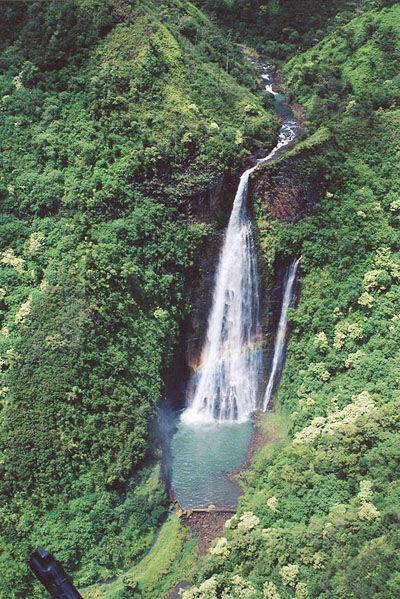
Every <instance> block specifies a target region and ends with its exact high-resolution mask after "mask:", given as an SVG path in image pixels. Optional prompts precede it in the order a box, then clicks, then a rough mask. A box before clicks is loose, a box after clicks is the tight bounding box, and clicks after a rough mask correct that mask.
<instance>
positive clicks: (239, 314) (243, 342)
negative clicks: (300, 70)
mask: <svg viewBox="0 0 400 599" xmlns="http://www.w3.org/2000/svg"><path fill="white" fill-rule="evenodd" d="M253 170H254V168H251V169H248V170H247V171H246V172H245V173H243V175H242V177H241V179H240V183H239V187H238V190H237V193H236V197H235V201H234V203H233V208H232V213H231V216H230V220H229V224H228V229H227V231H226V235H225V240H224V244H223V247H222V252H221V256H220V261H219V266H218V270H217V276H216V282H215V289H214V295H213V305H212V310H211V314H210V318H209V323H208V331H207V338H206V343H205V346H204V349H203V352H202V357H201V366H200V372H199V380H198V382H197V385H196V386H195V391H194V396H193V399H192V402H191V405H190V406H189V408H188V409H187V410H186V411H185V412H184V413H183V415H182V420H183V421H184V422H186V423H193V422H197V421H213V420H217V421H219V422H221V421H235V420H239V421H243V420H246V418H247V417H248V415H249V414H250V413H251V412H253V411H254V410H255V409H256V393H257V386H258V379H259V373H260V370H261V366H262V361H261V352H260V342H261V327H260V297H259V279H258V272H257V253H256V250H255V244H254V239H253V233H252V224H251V220H250V218H249V214H248V210H247V192H248V182H249V176H250V174H251V173H252V172H253Z"/></svg>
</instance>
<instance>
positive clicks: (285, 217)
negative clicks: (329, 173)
mask: <svg viewBox="0 0 400 599" xmlns="http://www.w3.org/2000/svg"><path fill="white" fill-rule="evenodd" d="M314 153H315V150H312V152H311V151H310V150H308V149H305V150H303V151H299V152H298V153H293V154H290V155H289V156H283V157H282V158H281V159H280V160H277V161H276V162H271V163H267V164H265V165H261V166H260V168H258V169H257V170H256V171H255V172H254V175H253V177H252V180H251V190H250V191H251V197H252V198H253V199H254V198H259V199H260V201H261V203H262V204H263V205H264V206H266V207H267V209H268V211H269V213H270V215H271V217H272V218H273V219H278V220H282V221H286V222H293V221H295V220H298V219H300V218H303V217H304V216H305V215H306V214H308V213H309V212H310V211H311V209H312V206H313V205H314V203H315V202H316V201H317V200H318V197H319V196H320V189H321V183H322V165H321V169H319V168H318V156H317V155H316V154H315V156H314V157H312V154H314ZM310 158H312V159H313V160H314V161H315V162H316V165H315V166H316V168H315V172H314V173H313V174H312V175H311V176H310V177H307V176H305V174H304V173H305V171H304V166H305V162H306V161H308V160H310Z"/></svg>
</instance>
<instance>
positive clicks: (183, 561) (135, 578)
mask: <svg viewBox="0 0 400 599" xmlns="http://www.w3.org/2000/svg"><path fill="white" fill-rule="evenodd" d="M196 557H197V552H196V541H195V539H194V538H193V537H192V536H191V534H190V532H189V531H188V529H186V528H185V527H183V526H182V524H181V523H180V519H179V517H178V515H177V514H176V513H174V514H173V515H171V516H170V517H169V519H168V520H167V522H166V523H165V524H164V526H163V527H162V529H161V531H160V534H159V536H158V538H157V540H156V542H155V544H154V545H153V547H152V548H151V550H150V552H149V553H148V555H146V557H145V558H144V559H143V560H142V561H140V562H139V563H138V564H137V565H136V566H134V567H133V568H130V569H129V570H128V571H127V572H125V573H124V574H123V575H122V576H121V577H119V578H118V579H117V580H116V581H114V582H112V583H110V584H107V585H103V586H95V587H93V588H88V589H83V590H82V591H81V593H82V595H83V597H84V599H95V598H97V597H104V599H124V598H126V597H132V596H135V592H136V594H137V595H138V596H140V597H143V598H148V599H158V598H159V597H162V596H163V594H165V593H167V592H168V591H169V590H171V589H172V588H173V587H174V586H175V585H176V584H177V583H178V582H180V581H181V580H184V579H186V578H188V577H190V576H191V575H192V574H193V571H194V567H195V564H196Z"/></svg>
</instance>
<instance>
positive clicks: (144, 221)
mask: <svg viewBox="0 0 400 599" xmlns="http://www.w3.org/2000/svg"><path fill="white" fill-rule="evenodd" d="M196 4H197V6H195V4H193V3H190V2H188V1H186V0H166V1H164V2H162V3H159V2H156V1H155V0H145V1H140V2H139V1H137V2H135V1H128V0H117V1H115V0H112V1H111V0H106V1H103V0H70V1H66V2H58V1H54V2H33V1H32V2H24V3H22V2H3V3H1V5H0V16H1V19H0V30H1V36H0V111H1V119H0V139H1V142H2V150H3V151H2V154H1V157H0V201H1V203H2V214H1V217H0V264H1V268H0V317H1V322H0V331H1V334H0V356H1V358H0V359H1V362H0V365H1V382H0V401H1V404H0V405H1V412H0V452H1V453H0V514H1V521H0V570H1V579H0V596H1V597H3V596H4V597H7V599H26V598H30V597H32V598H35V597H36V598H39V597H40V598H41V597H44V596H45V595H44V592H43V591H42V589H41V588H39V586H38V585H35V584H34V583H33V580H32V577H31V576H30V574H29V572H28V569H27V566H26V561H27V557H28V555H29V552H30V551H31V550H32V549H33V548H34V547H35V546H36V545H38V544H42V545H44V546H45V547H46V548H48V549H49V550H50V551H52V552H54V553H55V554H56V555H57V557H58V558H59V559H60V560H61V561H62V562H63V563H64V565H65V567H66V569H67V570H68V571H69V572H70V573H71V574H73V576H74V578H75V581H76V582H77V584H78V585H79V586H81V587H88V588H86V590H84V591H83V594H84V595H85V597H87V599H91V597H105V598H107V597H109V598H110V599H111V598H112V597H115V598H117V597H119V598H121V599H122V598H123V597H130V596H143V597H147V598H148V599H153V598H154V599H156V598H159V597H162V595H163V594H166V593H167V592H168V591H170V590H171V588H172V587H174V585H175V584H176V583H177V582H178V581H179V579H186V578H187V577H191V576H192V574H193V572H194V571H195V570H196V574H195V581H194V585H195V586H194V587H193V588H192V589H190V590H188V591H186V592H185V593H184V597H186V599H190V598H199V599H200V598H202V599H213V598H217V597H221V598H224V599H235V598H239V597H248V598H251V597H253V598H260V599H261V598H263V599H279V598H281V599H289V598H292V597H295V598H296V599H307V598H308V597H310V598H312V597H315V598H321V599H349V598H352V599H365V598H366V597H377V598H381V599H395V597H398V596H399V594H400V564H399V557H398V556H399V548H400V538H399V533H398V530H399V522H400V513H399V498H400V486H399V483H398V478H399V476H398V475H399V464H400V459H399V458H400V447H399V440H398V430H399V401H400V394H399V380H400V370H399V364H398V360H397V354H398V347H399V341H400V317H399V314H400V300H399V298H400V238H399V225H400V199H399V184H398V181H399V177H398V176H397V175H398V160H399V150H400V148H399V141H398V140H399V133H400V106H399V100H400V96H399V83H400V81H399V75H398V67H397V65H398V64H399V58H400V11H399V6H398V3H395V2H393V1H390V0H387V1H385V0H363V1H359V0H357V1H355V0H354V1H353V0H337V1H335V2H332V1H322V2H320V3H318V5H316V3H315V2H311V0H304V1H302V2H298V1H294V0H269V1H267V2H256V1H255V0H254V1H253V0H250V1H247V0H246V1H244V0H232V1H230V2H228V1H226V0H224V1H222V0H221V1H211V0H210V1H207V0H204V1H201V2H200V1H199V2H197V3H196ZM204 9H206V10H207V11H209V12H210V13H211V15H212V16H211V17H210V16H207V13H206V12H204ZM232 40H236V41H240V43H241V44H244V43H246V44H248V45H250V46H252V47H254V48H256V49H258V50H261V51H263V52H264V54H265V55H266V56H268V57H271V58H272V59H273V60H274V61H275V62H276V63H279V64H283V63H284V65H283V66H282V73H283V77H284V82H285V86H286V87H287V89H288V90H289V92H290V94H291V96H292V97H293V99H294V100H296V101H297V102H300V103H301V104H302V105H303V106H304V109H305V112H306V119H307V120H306V129H307V136H306V138H305V139H304V140H302V141H301V142H300V143H299V144H298V145H297V147H295V148H294V149H293V150H291V151H290V152H288V153H287V154H286V155H285V156H283V157H282V158H281V159H280V160H279V161H277V163H276V164H274V165H265V166H264V167H262V168H260V169H259V171H258V172H257V174H256V177H255V189H256V193H257V197H256V198H255V200H256V201H255V213H256V217H257V221H258V224H259V237H260V247H261V258H262V260H263V262H264V264H265V268H266V273H268V272H269V273H272V271H273V267H274V264H275V261H276V259H277V258H279V259H281V258H284V257H289V256H292V255H295V254H296V255H298V254H301V256H302V271H303V277H302V294H301V301H300V304H299V307H298V308H297V309H296V310H293V311H292V312H291V319H292V322H293V335H292V339H291V342H290V346H289V352H288V359H287V363H286V368H285V372H284V376H283V380H282V384H281V388H280V392H279V398H278V405H279V407H280V410H281V411H280V412H279V413H277V414H276V415H274V416H271V417H270V416H268V417H267V418H266V419H264V420H263V421H262V423H261V424H260V426H261V428H262V429H263V434H264V435H265V437H266V438H267V439H268V438H270V439H272V440H274V441H275V443H274V444H271V445H269V446H268V447H266V448H264V449H261V450H260V451H259V452H258V454H257V459H256V463H255V465H254V468H253V470H252V471H251V472H249V473H247V474H245V475H242V477H241V480H242V482H243V484H245V486H246V492H245V494H244V496H243V498H242V500H241V504H240V509H239V512H238V515H237V516H235V517H234V518H233V519H232V520H231V521H229V523H228V525H227V528H226V536H225V537H223V538H222V539H219V540H218V541H216V543H215V546H214V547H213V548H212V550H211V552H210V553H209V555H208V556H207V557H206V559H205V560H204V561H203V562H202V563H201V565H200V566H197V565H196V563H195V560H196V559H197V555H196V550H195V542H194V540H193V539H192V538H191V537H190V535H189V533H188V531H187V530H186V529H184V528H183V527H182V526H181V525H180V523H179V520H178V517H177V516H176V515H172V516H170V517H169V519H168V520H167V522H166V524H165V525H164V526H163V527H162V529H161V531H160V533H159V536H158V537H157V538H156V532H155V531H156V530H157V528H158V527H159V526H160V524H161V523H162V522H163V521H164V520H165V517H166V515H167V513H168V503H167V498H166V496H165V492H164V490H163V488H162V485H161V484H160V475H159V467H158V466H157V460H158V458H159V449H158V440H157V438H156V434H155V432H154V426H153V425H154V420H155V416H156V413H157V406H158V403H159V401H160V398H161V397H162V392H163V385H164V381H165V375H166V372H167V370H168V367H169V366H170V364H171V360H172V356H173V354H174V350H175V348H176V344H177V340H178V335H179V328H180V326H181V324H182V321H183V319H184V318H185V316H186V315H187V314H188V312H189V310H190V306H189V305H188V299H187V297H188V293H187V289H188V284H189V283H190V282H191V281H192V280H194V279H195V278H196V273H197V268H198V266H197V258H198V256H199V255H200V254H201V252H202V251H203V249H204V247H205V244H206V243H207V241H208V240H209V238H210V235H212V234H213V232H214V231H215V228H216V227H217V226H218V224H217V223H216V222H211V223H193V222H192V223H191V224H190V223H189V222H188V221H189V220H190V219H188V218H186V217H187V216H188V215H190V210H189V207H190V205H193V203H196V202H200V201H201V200H200V199H199V198H201V194H202V193H204V192H205V191H206V190H207V189H208V188H209V186H210V183H211V182H215V181H217V180H218V179H219V178H220V177H221V175H223V174H224V173H225V172H227V171H230V172H234V171H235V169H236V168H237V167H238V166H239V164H241V162H242V161H243V159H244V158H245V157H246V156H248V155H249V154H250V153H251V152H252V151H255V150H257V149H259V148H260V147H264V146H269V145H271V142H272V140H273V138H274V135H275V131H276V126H277V123H276V120H275V119H274V117H273V116H271V115H270V114H269V112H268V111H266V110H265V107H266V106H268V105H269V102H268V100H266V98H265V94H263V93H261V92H259V91H258V89H257V81H256V78H255V77H254V72H253V70H252V68H251V67H250V66H249V65H248V64H246V62H245V60H244V59H243V55H242V52H241V51H240V50H239V48H238V47H237V45H236V44H235V43H233V41H232ZM288 59H290V60H288ZM282 175H283V176H286V175H289V176H290V182H291V185H292V189H295V188H296V185H297V186H298V190H299V196H301V198H303V200H304V205H303V206H302V207H303V208H304V210H303V211H302V213H301V217H302V218H298V219H297V220H296V219H294V221H292V222H290V223H289V222H282V221H277V220H275V219H274V218H273V217H272V215H271V213H270V212H269V210H268V205H267V203H266V202H265V196H264V195H263V193H262V192H263V191H265V190H266V191H268V190H269V189H270V188H271V186H272V185H273V183H274V182H276V181H277V180H279V177H280V176H282ZM303 196H304V197H303ZM303 200H302V201H303ZM199 213H201V210H200V211H199ZM288 414H290V422H289V423H288V418H289V417H288ZM114 576H116V580H115V581H114V582H111V583H109V584H107V585H104V586H103V585H101V586H96V587H89V586H88V585H92V584H93V583H95V582H99V581H104V580H106V579H109V578H112V577H114Z"/></svg>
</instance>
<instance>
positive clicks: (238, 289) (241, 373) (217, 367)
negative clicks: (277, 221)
mask: <svg viewBox="0 0 400 599" xmlns="http://www.w3.org/2000/svg"><path fill="white" fill-rule="evenodd" d="M262 77H263V79H264V80H265V86H266V89H267V91H270V93H273V94H274V95H276V93H275V92H274V91H273V89H272V80H271V76H270V70H269V68H268V67H264V69H263V75H262ZM297 130H298V123H297V121H295V120H294V119H287V120H286V121H284V122H283V124H282V127H281V128H280V131H279V137H278V143H277V145H276V146H275V148H274V149H273V150H272V151H271V152H270V153H269V154H268V156H266V157H265V158H262V159H261V160H258V161H257V164H256V166H254V167H253V168H250V169H248V170H247V171H245V172H244V173H243V175H242V176H241V178H240V183H239V187H238V190H237V192H236V196H235V201H234V203H233V208H232V213H231V216H230V219H229V224H228V228H227V231H226V235H225V240H224V244H223V247H222V251H221V255H220V260H219V265H218V269H217V276H216V281H215V289H214V295H213V304H212V310H211V314H210V318H209V321H208V330H207V337H206V342H205V345H204V348H203V351H202V355H201V364H200V367H199V371H198V372H197V374H196V380H195V385H194V393H193V396H192V397H191V398H190V401H189V406H188V408H187V409H186V410H185V411H184V412H183V414H182V416H181V419H182V421H183V422H184V423H185V424H196V423H202V422H203V423H204V422H233V421H239V422H243V421H245V420H247V418H248V417H249V415H250V414H251V413H252V412H254V411H255V410H256V409H257V395H258V386H259V381H260V380H261V378H262V377H261V374H262V352H261V325H260V296H259V277H258V271H257V253H256V250H255V244H254V239H253V234H252V224H251V220H250V217H249V213H248V207H247V194H248V184H249V177H250V175H251V173H252V172H253V171H254V170H255V169H256V168H257V166H258V165H259V164H260V163H263V162H267V161H269V160H271V159H272V158H274V156H275V155H276V154H277V152H278V151H279V150H280V149H281V148H283V147H284V146H286V145H288V144H289V143H291V142H292V141H293V140H294V139H295V137H296V134H297Z"/></svg>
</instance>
